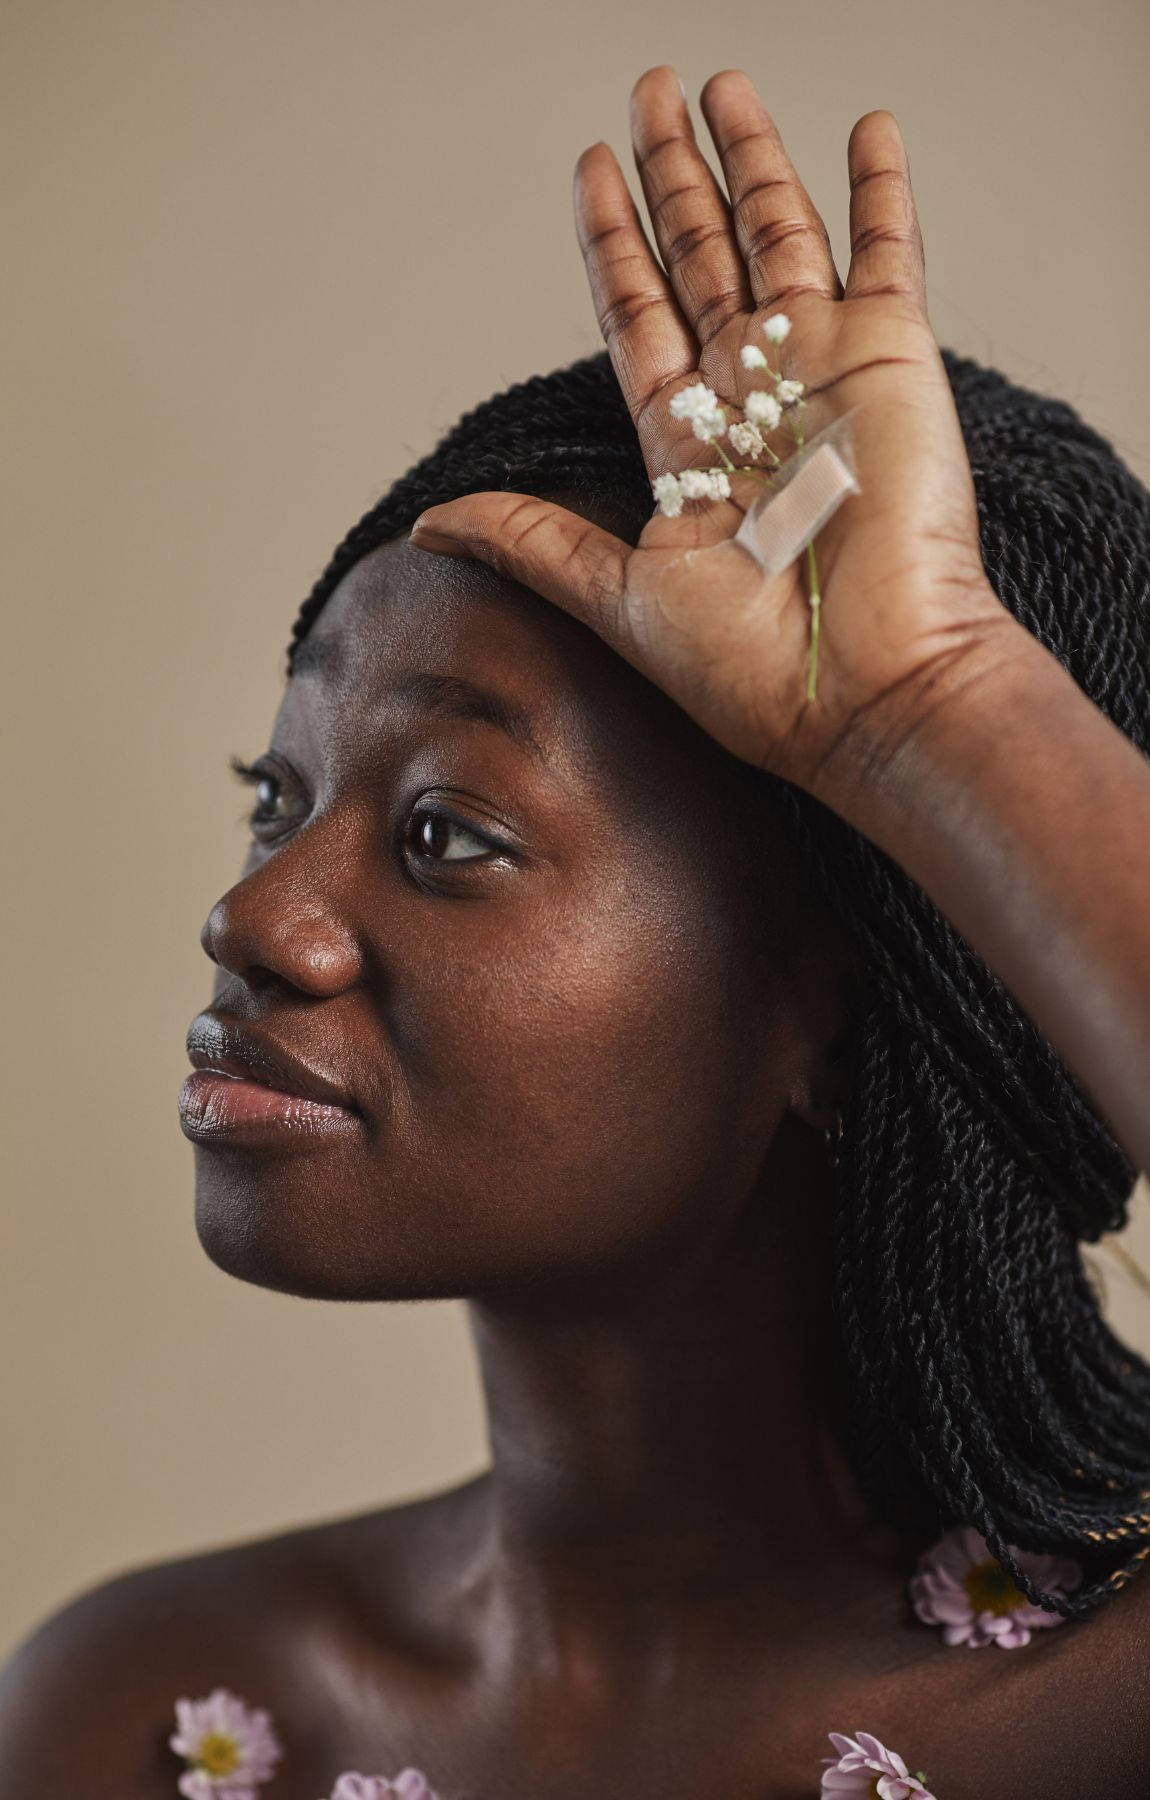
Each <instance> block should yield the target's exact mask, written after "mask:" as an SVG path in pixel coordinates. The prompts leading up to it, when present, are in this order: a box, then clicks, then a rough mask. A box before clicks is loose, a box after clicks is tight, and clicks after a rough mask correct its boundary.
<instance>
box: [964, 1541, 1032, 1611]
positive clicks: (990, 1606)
mask: <svg viewBox="0 0 1150 1800" xmlns="http://www.w3.org/2000/svg"><path fill="white" fill-rule="evenodd" d="M962 1585H963V1587H964V1588H965V1589H966V1591H967V1593H968V1594H969V1595H970V1603H971V1605H972V1606H973V1608H974V1610H975V1612H976V1613H984V1612H988V1613H993V1614H994V1616H995V1618H996V1619H1001V1618H1002V1617H1003V1616H1004V1615H1005V1614H1006V1613H1008V1612H1013V1611H1014V1609H1015V1607H1016V1606H1025V1605H1026V1595H1025V1594H1023V1593H1022V1592H1020V1590H1019V1589H1018V1588H1016V1587H1015V1585H1014V1583H1013V1581H1011V1579H1010V1576H1009V1575H1008V1574H1007V1573H1006V1570H1005V1569H1004V1568H1003V1566H1002V1564H1001V1563H998V1562H995V1560H994V1558H993V1556H988V1557H987V1559H986V1561H985V1562H980V1563H974V1564H973V1565H972V1567H971V1568H969V1569H968V1570H967V1571H966V1574H965V1575H964V1576H963V1580H962Z"/></svg>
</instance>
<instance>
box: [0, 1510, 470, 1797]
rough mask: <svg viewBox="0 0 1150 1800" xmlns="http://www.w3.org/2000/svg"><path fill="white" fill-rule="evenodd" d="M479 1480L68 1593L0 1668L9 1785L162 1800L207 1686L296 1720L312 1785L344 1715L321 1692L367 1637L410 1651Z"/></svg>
mask: <svg viewBox="0 0 1150 1800" xmlns="http://www.w3.org/2000/svg"><path fill="white" fill-rule="evenodd" d="M482 1486H483V1482H482V1479H480V1480H477V1481H475V1482H471V1483H467V1484H466V1485H465V1486H463V1487H460V1488H456V1489H453V1490H451V1491H450V1492H447V1493H444V1494H439V1495H435V1496H433V1497H431V1498H429V1499H426V1500H421V1501H416V1502H413V1503H412V1504H410V1505H407V1506H402V1507H395V1508H390V1509H388V1510H386V1511H381V1512H376V1513H369V1514H363V1515H360V1516H357V1517H354V1518H347V1519H336V1520H332V1521H328V1522H325V1523H323V1524H320V1525H315V1526H311V1527H308V1528H306V1529H303V1530H298V1531H292V1532H288V1533H283V1534H280V1535H277V1536H274V1537H267V1538H261V1539H259V1540H257V1541H254V1542H251V1543H245V1544H237V1545H232V1546H229V1547H227V1548H225V1549H221V1550H215V1551H211V1552H208V1553H206V1554H203V1555H196V1556H190V1557H187V1558H183V1559H181V1560H179V1561H176V1562H167V1563H160V1564H155V1565H151V1566H149V1567H145V1568H140V1569H134V1570H131V1571H129V1572H127V1573H124V1574H121V1575H118V1576H116V1577H115V1578H114V1579H112V1580H109V1581H105V1582H103V1583H101V1584H100V1585H99V1586H98V1587H95V1588H93V1589H91V1590H90V1591H88V1592H86V1593H84V1594H82V1595H81V1596H80V1597H79V1598H78V1599H76V1600H73V1601H72V1602H71V1603H70V1604H69V1605H67V1606H65V1607H64V1608H63V1609H62V1610H61V1611H59V1612H57V1613H55V1614H54V1615H53V1616H52V1617H50V1618H49V1619H48V1620H47V1621H46V1622H45V1623H44V1624H42V1625H41V1626H40V1627H39V1628H38V1630H36V1631H35V1632H34V1633H33V1634H32V1635H31V1636H30V1637H29V1638H28V1639H27V1640H26V1641H25V1642H24V1643H23V1644H22V1645H21V1646H20V1647H19V1648H18V1650H17V1651H16V1652H15V1654H14V1655H13V1656H12V1658H11V1659H10V1661H9V1662H8V1664H7V1665H6V1666H5V1668H4V1669H3V1671H0V1768H2V1769H3V1771H4V1796H5V1800H75V1795H76V1794H77V1792H78V1791H80V1787H81V1786H82V1791H83V1793H84V1795H85V1800H123V1796H124V1795H125V1794H129V1793H130V1794H132V1795H133V1796H134V1797H136V1796H138V1800H151V1797H152V1796H153V1795H155V1796H156V1800H160V1796H163V1800H171V1795H172V1793H173V1792H174V1789H175V1779H176V1776H177V1775H178V1773H179V1770H180V1767H181V1764H180V1763H179V1761H178V1759H177V1758H176V1757H175V1756H174V1754H173V1752H172V1751H171V1749H170V1748H169V1746H168V1738H169V1736H170V1734H171V1732H172V1731H173V1730H174V1727H175V1718H174V1706H175V1702H176V1700H177V1699H178V1698H180V1697H181V1696H188V1697H199V1696H202V1695H205V1694H208V1693H210V1692H211V1691H212V1689H213V1688H216V1687H225V1688H229V1689H231V1690H232V1691H233V1692H234V1693H237V1694H239V1695H241V1696H242V1697H243V1698H244V1699H245V1701H247V1702H248V1703H249V1704H250V1705H252V1706H265V1707H267V1708H269V1709H270V1710H271V1711H272V1713H273V1714H274V1715H275V1717H276V1719H277V1722H278V1725H279V1728H280V1735H281V1737H285V1741H286V1738H287V1736H290V1734H291V1733H292V1732H293V1731H294V1732H295V1733H296V1734H297V1735H298V1738H299V1740H300V1741H299V1742H297V1743H291V1744H289V1746H288V1747H289V1749H290V1750H291V1753H292V1763H293V1768H294V1771H295V1773H296V1774H297V1775H298V1776H299V1777H301V1778H303V1779H306V1780H310V1779H312V1777H311V1774H310V1770H309V1764H310V1763H311V1762H312V1761H313V1758H314V1761H315V1765H316V1767H317V1769H321V1768H322V1771H323V1774H322V1775H321V1776H320V1777H319V1778H318V1781H317V1785H316V1787H315V1790H314V1791H315V1792H319V1791H321V1787H322V1781H323V1779H324V1777H325V1776H326V1777H327V1778H328V1779H330V1773H331V1764H330V1762H329V1760H328V1757H329V1754H330V1748H331V1746H330V1744H329V1742H328V1740H329V1738H330V1739H332V1740H335V1739H338V1736H339V1733H340V1727H341V1721H340V1719H339V1718H338V1716H337V1714H338V1708H334V1709H333V1710H332V1712H331V1713H330V1715H325V1713H324V1708H323V1702H322V1699H321V1700H319V1701H317V1695H319V1696H322V1695H324V1694H325V1693H328V1692H330V1691H332V1690H333V1689H334V1690H338V1688H339V1685H340V1683H339V1676H338V1669H339V1665H340V1662H341V1659H344V1658H346V1659H348V1660H350V1661H352V1662H354V1663H356V1665H357V1666H362V1664H363V1662H364V1659H365V1656H366V1657H368V1658H370V1657H371V1656H372V1654H373V1653H378V1656H379V1659H380V1663H381V1666H382V1667H385V1668H386V1667H387V1666H389V1665H390V1666H395V1665H396V1663H397V1660H398V1658H399V1655H400V1652H399V1649H398V1646H400V1645H402V1646H403V1650H402V1654H403V1655H405V1656H410V1657H414V1658H416V1659H417V1658H418V1655H419V1645H420V1640H421V1635H425V1636H427V1637H429V1638H430V1637H434V1635H435V1633H436V1630H437V1622H436V1619H435V1616H434V1594H435V1591H436V1588H437V1586H438V1580H437V1571H439V1570H440V1569H441V1568H443V1566H444V1563H445V1561H449V1560H450V1556H451V1554H452V1549H453V1547H455V1548H456V1549H458V1546H459V1545H460V1544H461V1542H462V1541H463V1537H464V1536H465V1531H464V1530H463V1526H464V1521H465V1519H468V1518H470V1517H472V1516H473V1515H474V1512H475V1502H476V1499H477V1497H478V1494H479V1491H480V1490H481V1488H482ZM445 1576H446V1579H448V1580H450V1569H446V1570H445ZM381 1687H382V1688H384V1689H385V1688H386V1682H383V1683H381V1684H375V1683H373V1688H374V1692H375V1695H376V1699H377V1703H378V1697H379V1694H380V1690H381ZM284 1721H286V1722H287V1725H286V1730H285V1727H284ZM293 1785H294V1783H293ZM308 1791H309V1792H310V1789H309V1790H308Z"/></svg>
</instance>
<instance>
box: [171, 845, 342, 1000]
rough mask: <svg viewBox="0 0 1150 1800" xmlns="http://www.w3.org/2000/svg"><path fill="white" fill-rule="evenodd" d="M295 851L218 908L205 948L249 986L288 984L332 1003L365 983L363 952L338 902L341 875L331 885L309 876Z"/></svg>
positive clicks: (246, 879)
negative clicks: (337, 888) (362, 979)
mask: <svg viewBox="0 0 1150 1800" xmlns="http://www.w3.org/2000/svg"><path fill="white" fill-rule="evenodd" d="M301 847H302V841H301ZM293 848H295V846H285V847H284V848H283V849H281V850H280V851H278V852H277V854H276V855H274V856H271V857H269V858H268V859H267V860H266V861H265V862H263V863H262V864H260V865H259V866H258V867H257V868H255V869H253V870H251V871H250V873H248V874H246V875H244V876H243V877H242V879H241V880H239V881H238V882H237V883H236V885H235V887H233V888H229V890H228V892H227V893H226V894H225V895H224V896H223V898H222V899H220V900H217V901H216V903H215V905H214V906H213V907H212V910H211V912H210V913H209V914H208V916H207V918H206V919H205V921H204V926H203V930H202V931H201V932H200V944H201V946H202V948H203V950H204V953H205V955H206V956H208V957H209V958H210V959H211V961H212V962H214V963H216V964H217V965H218V967H219V968H221V969H225V970H227V972H228V973H229V974H231V975H237V976H239V977H240V979H241V980H243V981H245V982H247V984H248V986H249V987H254V988H258V987H268V986H271V985H274V984H275V983H277V982H278V983H286V984H287V985H288V986H290V987H293V988H296V989H298V991H299V992H300V993H303V994H307V995H308V996H309V997H310V998H313V999H317V1000H318V999H325V998H330V997H332V996H333V995H335V994H341V993H344V992H345V991H346V990H347V989H348V988H350V987H354V986H355V984H356V983H357V982H358V981H359V980H360V979H361V978H362V975H363V971H364V953H363V947H362V945H361V944H360V941H359V938H358V936H357V934H356V932H355V930H354V928H353V927H352V925H351V923H350V921H349V920H348V919H347V918H346V917H344V916H342V915H341V911H340V909H339V907H338V905H337V904H336V902H335V897H334V896H335V888H334V877H335V871H334V870H331V871H330V874H331V875H332V877H333V883H331V884H329V883H327V882H324V881H322V880H319V879H317V875H318V873H319V872H318V871H317V870H316V869H314V868H312V869H311V871H310V875H309V872H308V870H307V869H305V868H304V867H303V866H302V862H301V860H300V859H298V858H293V857H292V854H291V851H292V849H293Z"/></svg>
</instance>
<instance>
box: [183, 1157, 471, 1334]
mask: <svg viewBox="0 0 1150 1800" xmlns="http://www.w3.org/2000/svg"><path fill="white" fill-rule="evenodd" d="M228 1160H229V1161H230V1159H228ZM222 1164H223V1158H221V1156H220V1154H219V1153H218V1152H212V1153H211V1156H210V1160H209V1159H208V1158H207V1157H201V1156H199V1155H197V1158H196V1235H197V1237H198V1238H199V1241H200V1245H201V1248H202V1249H203V1251H204V1253H205V1255H206V1256H207V1257H208V1259H209V1261H211V1262H212V1263H214V1264H215V1266H216V1268H217V1269H221V1270H222V1271H223V1272H224V1274H225V1275H232V1276H234V1277H235V1278H236V1280H237V1281H246V1282H250V1283H251V1285H252V1286H253V1287H262V1288H269V1289H271V1290H272V1291H273V1292H275V1293H280V1294H295V1295H298V1296H299V1297H300V1298H301V1299H306V1300H439V1299H454V1298H457V1297H459V1296H461V1295H463V1294H464V1293H466V1292H467V1291H468V1288H467V1283H466V1279H465V1275H464V1272H463V1271H460V1270H456V1269H451V1270H447V1269H437V1268H435V1267H432V1266H429V1263H428V1255H427V1252H428V1249H429V1248H430V1246H431V1240H430V1238H429V1234H428V1233H426V1232H417V1231H414V1230H412V1229H411V1227H410V1224H407V1227H406V1228H405V1229H403V1230H402V1231H399V1232H396V1231H394V1230H389V1229H388V1225H389V1223H390V1222H391V1220H392V1218H393V1217H394V1214H393V1212H392V1211H391V1209H380V1214H379V1216H378V1220H377V1222H373V1223H372V1224H371V1225H368V1226H366V1227H365V1225H364V1222H363V1219H362V1217H361V1218H359V1219H357V1218H356V1217H354V1216H349V1217H340V1216H336V1214H337V1212H338V1209H337V1208H333V1207H332V1205H331V1203H330V1201H328V1200H327V1199H326V1198H325V1191H324V1186H323V1184H316V1185H315V1186H312V1185H311V1184H310V1183H308V1184H306V1185H297V1184H296V1183H294V1182H292V1183H287V1184H280V1183H270V1182H267V1181H265V1180H255V1181H253V1180H252V1179H251V1171H250V1169H248V1168H245V1167H244V1166H243V1165H242V1163H241V1165H240V1166H239V1167H238V1168H231V1169H228V1168H225V1167H223V1166H222Z"/></svg>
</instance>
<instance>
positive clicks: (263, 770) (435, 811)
mask: <svg viewBox="0 0 1150 1800" xmlns="http://www.w3.org/2000/svg"><path fill="white" fill-rule="evenodd" d="M230 767H231V770H232V773H233V775H235V777H236V779H237V780H238V781H241V782H243V784H244V786H245V787H259V786H260V785H261V783H262V782H265V781H272V782H275V783H277V784H278V787H279V789H280V791H281V792H282V790H283V787H284V785H285V784H284V777H283V775H281V773H280V771H279V770H278V769H276V768H275V767H273V766H272V765H271V764H270V763H268V762H266V761H264V760H262V759H259V760H257V761H256V762H254V763H247V762H244V760H243V758H242V757H239V756H233V757H232V758H231V759H230ZM278 797H279V796H278V794H277V798H278ZM417 819H422V820H426V819H435V820H438V821H439V823H441V824H443V825H448V826H454V827H455V829H456V830H457V831H462V832H463V833H465V835H466V836H468V837H471V838H474V839H475V840H476V841H477V842H478V843H482V844H484V845H486V846H487V849H486V851H485V853H484V854H483V855H482V856H480V855H475V856H451V857H439V856H428V857H426V858H425V857H424V856H423V855H422V854H421V853H420V852H419V850H418V849H417V847H416V844H415V843H414V842H413V833H412V831H411V829H410V827H411V824H412V823H413V821H415V820H417ZM269 822H270V821H268V820H267V819H262V818H261V815H260V811H259V808H258V806H257V807H255V808H253V810H252V812H251V814H250V815H249V818H248V824H249V826H250V828H251V830H252V833H253V835H255V834H256V828H257V827H258V826H259V825H260V824H261V823H264V824H267V823H269ZM282 835H284V834H283V833H278V832H277V833H275V834H272V835H271V836H265V838H264V839H263V841H264V842H274V839H275V837H277V836H282ZM403 842H404V845H405V847H407V848H409V849H410V850H411V852H412V854H413V855H416V856H419V860H420V861H427V862H428V863H431V864H433V865H435V866H436V867H442V866H443V865H444V864H445V863H463V864H474V863H485V862H490V861H492V860H493V859H494V858H496V857H498V856H503V855H506V846H505V845H503V844H501V843H499V842H498V840H496V839H495V838H492V837H489V836H488V834H487V833H486V832H485V831H480V830H479V829H478V827H477V826H474V825H471V824H469V823H468V822H467V821H466V820H464V819H461V818H458V817H456V815H455V814H454V813H452V812H449V811H448V810H447V809H445V808H442V807H432V806H416V807H413V808H412V810H411V812H410V814H409V815H408V828H407V829H406V830H405V831H404V836H403Z"/></svg>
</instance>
